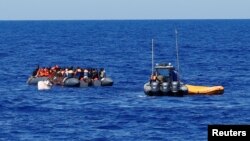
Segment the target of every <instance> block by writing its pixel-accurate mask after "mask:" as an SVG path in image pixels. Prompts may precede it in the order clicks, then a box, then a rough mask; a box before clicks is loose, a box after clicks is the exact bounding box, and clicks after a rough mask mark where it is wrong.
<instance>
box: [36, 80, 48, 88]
mask: <svg viewBox="0 0 250 141" xmlns="http://www.w3.org/2000/svg"><path fill="white" fill-rule="evenodd" d="M51 87H52V83H51V82H50V81H49V80H42V81H38V83H37V88H38V90H49V89H51Z"/></svg>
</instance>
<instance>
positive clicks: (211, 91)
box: [186, 85, 224, 95]
mask: <svg viewBox="0 0 250 141" xmlns="http://www.w3.org/2000/svg"><path fill="white" fill-rule="evenodd" d="M186 87H187V88H188V94H189V95H195V94H203V95H216V94H223V93H224V87H222V86H211V87H207V86H194V85H186Z"/></svg>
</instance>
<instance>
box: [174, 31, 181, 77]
mask: <svg viewBox="0 0 250 141" xmlns="http://www.w3.org/2000/svg"><path fill="white" fill-rule="evenodd" d="M177 37H178V32H177V29H176V27H175V45H176V63H177V72H178V75H177V78H178V81H180V65H179V49H178V38H177Z"/></svg>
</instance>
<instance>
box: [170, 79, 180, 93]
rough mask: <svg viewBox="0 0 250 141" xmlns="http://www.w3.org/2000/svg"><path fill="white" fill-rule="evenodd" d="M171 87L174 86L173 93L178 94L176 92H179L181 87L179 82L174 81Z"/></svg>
mask: <svg viewBox="0 0 250 141" xmlns="http://www.w3.org/2000/svg"><path fill="white" fill-rule="evenodd" d="M171 85H172V89H171V90H172V92H173V93H176V92H178V91H179V86H180V85H179V83H178V81H173V82H172V84H171Z"/></svg>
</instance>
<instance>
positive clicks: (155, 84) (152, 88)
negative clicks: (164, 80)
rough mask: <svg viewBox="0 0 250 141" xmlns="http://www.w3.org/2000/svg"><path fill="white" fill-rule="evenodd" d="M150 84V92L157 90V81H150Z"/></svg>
mask: <svg viewBox="0 0 250 141" xmlns="http://www.w3.org/2000/svg"><path fill="white" fill-rule="evenodd" d="M150 86H151V91H152V92H159V90H160V86H159V83H158V82H152V83H151V84H150Z"/></svg>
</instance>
